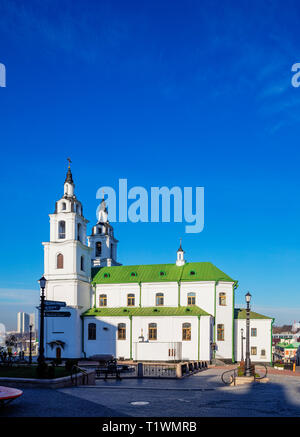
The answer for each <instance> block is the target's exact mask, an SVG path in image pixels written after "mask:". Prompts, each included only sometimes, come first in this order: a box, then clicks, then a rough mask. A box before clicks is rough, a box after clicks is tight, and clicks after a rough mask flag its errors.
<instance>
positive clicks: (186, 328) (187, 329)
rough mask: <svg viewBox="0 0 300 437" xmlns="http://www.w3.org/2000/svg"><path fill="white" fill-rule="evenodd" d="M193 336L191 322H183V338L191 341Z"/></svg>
mask: <svg viewBox="0 0 300 437" xmlns="http://www.w3.org/2000/svg"><path fill="white" fill-rule="evenodd" d="M191 338H192V328H191V324H190V323H183V325H182V340H183V341H189V340H191Z"/></svg>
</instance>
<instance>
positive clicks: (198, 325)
mask: <svg viewBox="0 0 300 437" xmlns="http://www.w3.org/2000/svg"><path fill="white" fill-rule="evenodd" d="M200 317H201V316H198V361H200Z"/></svg>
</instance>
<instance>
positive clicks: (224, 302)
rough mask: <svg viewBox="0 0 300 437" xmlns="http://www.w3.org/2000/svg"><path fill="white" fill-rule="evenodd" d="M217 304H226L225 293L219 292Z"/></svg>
mask: <svg viewBox="0 0 300 437" xmlns="http://www.w3.org/2000/svg"><path fill="white" fill-rule="evenodd" d="M219 305H220V306H226V293H220V294H219Z"/></svg>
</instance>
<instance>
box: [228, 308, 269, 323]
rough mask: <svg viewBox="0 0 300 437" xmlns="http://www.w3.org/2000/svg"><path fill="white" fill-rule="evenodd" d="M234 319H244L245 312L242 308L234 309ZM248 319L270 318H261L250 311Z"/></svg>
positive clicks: (265, 317)
mask: <svg viewBox="0 0 300 437" xmlns="http://www.w3.org/2000/svg"><path fill="white" fill-rule="evenodd" d="M234 318H235V319H246V310H245V309H242V308H235V309H234ZM250 319H270V320H272V317H268V316H263V315H262V314H258V313H255V312H254V311H250Z"/></svg>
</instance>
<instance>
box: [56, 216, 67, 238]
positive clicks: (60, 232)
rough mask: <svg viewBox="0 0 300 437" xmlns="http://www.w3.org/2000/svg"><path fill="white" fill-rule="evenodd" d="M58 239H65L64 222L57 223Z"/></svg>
mask: <svg viewBox="0 0 300 437" xmlns="http://www.w3.org/2000/svg"><path fill="white" fill-rule="evenodd" d="M58 238H66V222H65V221H64V220H61V221H60V222H58Z"/></svg>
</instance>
